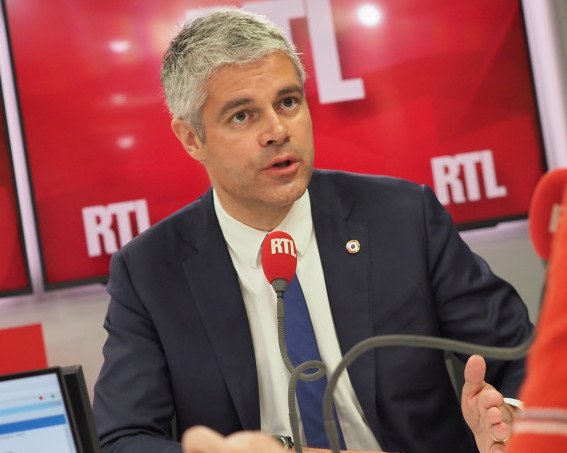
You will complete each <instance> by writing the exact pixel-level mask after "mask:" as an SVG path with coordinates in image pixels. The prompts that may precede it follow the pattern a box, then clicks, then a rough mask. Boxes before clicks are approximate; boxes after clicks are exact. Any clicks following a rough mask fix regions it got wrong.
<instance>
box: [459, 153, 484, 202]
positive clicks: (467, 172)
mask: <svg viewBox="0 0 567 453" xmlns="http://www.w3.org/2000/svg"><path fill="white" fill-rule="evenodd" d="M455 161H456V163H457V165H459V166H461V167H462V168H463V171H464V175H463V176H464V178H463V179H464V180H465V186H466V188H467V201H478V200H480V198H481V197H480V186H479V183H478V172H477V168H476V164H477V163H478V162H480V153H479V152H477V151H473V152H471V153H462V154H457V155H456V156H455Z"/></svg>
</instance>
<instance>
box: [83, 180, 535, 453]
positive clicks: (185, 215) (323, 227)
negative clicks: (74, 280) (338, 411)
mask: <svg viewBox="0 0 567 453" xmlns="http://www.w3.org/2000/svg"><path fill="white" fill-rule="evenodd" d="M309 195H310V197H311V206H312V216H313V223H314V227H315V234H316V238H317V244H318V247H319V251H320V255H321V261H322V264H323V271H324V275H325V283H326V286H327V292H328V294H329V302H330V305H331V311H332V315H333V320H334V323H335V326H336V330H337V335H338V339H339V343H340V346H341V349H342V352H343V354H344V353H346V352H347V351H348V350H349V349H350V348H351V347H353V346H354V345H355V344H357V343H358V342H359V341H361V340H363V339H366V338H368V337H371V336H374V335H383V334H418V335H434V336H443V337H449V338H455V339H458V340H463V341H469V342H476V343H482V344H490V345H500V346H505V345H508V346H511V345H517V344H518V343H520V342H522V341H523V340H525V339H526V338H527V336H528V335H529V333H530V331H531V329H532V326H531V324H530V323H529V320H528V314H527V310H526V308H525V306H524V304H523V303H522V301H521V300H520V298H519V297H518V295H517V293H516V292H515V291H514V290H513V288H512V287H511V286H509V285H508V284H507V283H505V282H504V281H502V280H501V279H499V278H498V277H496V276H495V275H494V274H493V273H492V272H491V271H490V269H489V267H488V265H487V264H486V263H485V262H484V261H483V260H482V259H480V258H479V257H478V256H476V255H474V254H473V253H472V252H471V251H470V250H469V248H468V247H467V246H466V244H464V242H463V241H462V240H461V239H460V237H459V235H458V233H457V232H456V231H455V229H454V227H453V225H452V222H451V220H450V217H449V215H448V214H447V212H446V211H445V210H444V209H443V208H442V207H441V206H440V204H439V202H438V201H437V199H436V198H435V196H434V194H433V193H432V192H431V190H430V189H429V188H427V187H426V186H418V185H415V184H412V183H409V182H406V181H401V180H397V179H393V178H385V177H375V176H361V175H352V174H347V173H341V172H324V171H315V172H314V174H313V178H312V181H311V183H310V185H309ZM350 239H357V240H358V241H359V242H360V244H361V249H360V252H359V253H357V254H354V255H351V254H349V253H347V251H346V249H345V244H346V243H347V241H348V240H350ZM108 291H109V293H110V295H111V301H110V305H109V308H108V314H107V317H106V320H105V328H106V329H107V330H108V333H109V336H108V340H107V342H106V344H105V347H104V356H105V362H104V365H103V368H102V370H101V374H100V377H99V380H98V382H97V384H96V387H95V398H94V413H95V418H96V423H97V426H98V430H99V434H100V436H101V440H102V444H103V449H104V451H105V452H119V451H120V452H136V453H144V452H148V453H149V452H179V451H180V447H179V444H178V443H174V442H171V441H170V440H168V437H169V436H170V434H169V430H170V422H171V418H172V416H173V415H174V414H175V417H176V423H177V428H178V430H179V432H182V431H183V430H184V429H186V428H187V427H189V426H192V425H196V424H203V425H207V426H209V427H212V428H214V429H216V430H218V431H220V432H222V433H225V434H228V433H231V432H234V431H237V430H242V429H259V427H260V413H259V403H258V383H257V377H256V363H255V359H254V350H253V345H252V339H251V334H250V328H249V325H248V320H247V316H246V311H245V308H244V303H243V300H242V296H241V293H240V288H239V284H238V280H237V275H236V272H235V269H234V267H233V265H232V262H231V259H230V257H229V254H228V250H227V247H226V244H225V241H224V238H223V236H222V233H221V230H220V227H219V224H218V221H217V217H216V215H215V212H214V206H213V202H212V193H211V191H209V192H207V193H206V194H205V195H204V196H203V197H202V198H200V199H199V200H197V201H196V202H194V203H192V204H190V205H188V206H187V207H185V208H183V209H182V210H180V211H178V212H177V213H175V214H173V215H172V216H170V217H169V218H167V219H165V220H164V221H162V222H160V223H158V224H156V225H155V226H153V227H152V228H150V229H149V230H147V231H145V232H144V233H143V234H141V235H140V236H138V237H137V238H135V239H134V240H133V241H131V242H130V243H129V244H127V245H126V246H125V247H124V248H123V249H122V250H121V251H119V252H118V253H116V254H115V255H114V256H113V259H112V263H111V272H110V281H109V286H108ZM523 373H524V363H523V361H518V362H494V361H492V362H491V361H489V363H488V372H487V380H488V381H489V382H491V383H492V384H494V385H495V386H496V387H497V388H499V389H500V390H501V391H502V392H503V393H504V394H505V395H506V396H514V395H515V394H516V393H517V390H518V387H519V385H520V383H521V381H522V379H523ZM349 375H350V378H351V381H352V385H353V387H354V389H355V392H356V395H357V397H358V400H359V401H360V404H361V406H362V409H363V411H364V414H365V415H366V419H367V421H368V424H369V426H370V428H371V429H372V431H373V432H374V433H375V435H376V437H377V439H378V441H379V442H380V444H381V446H382V447H383V448H384V449H385V450H390V451H402V452H410V453H420V452H423V453H439V452H440V451H447V452H449V451H450V452H452V453H469V452H475V451H476V447H475V446H474V441H473V439H472V436H471V435H470V432H469V430H468V428H467V426H466V424H465V423H464V421H463V418H462V415H461V410H460V406H459V403H458V399H457V397H456V394H455V392H454V391H453V388H452V386H451V383H450V379H449V377H448V373H447V370H446V367H445V362H444V356H443V353H441V352H439V351H434V350H429V349H419V348H408V347H399V348H397V347H389V348H382V349H378V350H375V351H373V352H369V353H366V354H364V355H362V356H361V357H360V358H359V359H358V360H357V361H356V362H355V363H354V364H353V365H352V366H351V367H350V368H349ZM281 391H282V392H285V391H287V389H281Z"/></svg>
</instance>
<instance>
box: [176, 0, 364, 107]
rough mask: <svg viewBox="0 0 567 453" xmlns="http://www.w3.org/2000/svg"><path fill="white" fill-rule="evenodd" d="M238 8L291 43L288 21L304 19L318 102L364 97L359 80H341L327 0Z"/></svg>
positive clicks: (283, 0) (199, 11)
mask: <svg viewBox="0 0 567 453" xmlns="http://www.w3.org/2000/svg"><path fill="white" fill-rule="evenodd" d="M242 8H243V9H245V10H247V11H250V12H254V13H258V14H262V15H264V16H267V17H268V18H269V19H270V20H271V21H272V22H274V23H275V24H277V25H278V27H279V28H280V29H281V30H282V32H283V33H285V34H286V36H287V37H288V38H289V39H293V38H292V36H291V26H290V22H291V20H293V19H302V18H306V19H307V28H308V33H309V40H310V43H311V49H312V55H313V64H314V70H315V77H316V79H317V91H318V94H319V102H321V104H332V103H334V102H344V101H355V100H358V99H364V97H365V96H366V93H365V89H364V81H363V80H362V79H361V78H354V79H348V80H344V79H343V78H342V69H341V63H340V58H339V51H338V47H337V38H336V33H335V24H334V21H333V10H332V6H331V2H330V0H272V1H269V2H268V1H254V2H244V3H242ZM212 9H214V7H207V8H196V9H191V10H189V11H188V12H187V14H186V18H187V19H192V18H194V17H196V16H198V15H200V14H202V13H204V12H206V11H209V10H212Z"/></svg>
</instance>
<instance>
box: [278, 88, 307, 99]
mask: <svg viewBox="0 0 567 453" xmlns="http://www.w3.org/2000/svg"><path fill="white" fill-rule="evenodd" d="M286 94H298V95H300V96H301V97H303V96H304V92H303V88H302V87H301V86H299V85H289V86H286V87H284V88H282V89H281V90H279V91H278V96H285V95H286Z"/></svg>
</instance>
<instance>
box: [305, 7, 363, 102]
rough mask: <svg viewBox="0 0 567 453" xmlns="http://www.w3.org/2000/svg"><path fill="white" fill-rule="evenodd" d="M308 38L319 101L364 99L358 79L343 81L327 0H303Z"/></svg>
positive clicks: (360, 82) (331, 15)
mask: <svg viewBox="0 0 567 453" xmlns="http://www.w3.org/2000/svg"><path fill="white" fill-rule="evenodd" d="M305 6H306V8H307V25H308V28H309V30H308V31H309V40H310V41H311V48H312V50H313V63H314V68H315V76H316V78H317V90H318V92H319V102H321V104H332V103H334V102H343V101H354V100H357V99H364V97H365V92H364V82H363V81H362V79H360V78H356V79H350V80H343V78H342V71H341V63H340V61H339V51H338V48H337V39H336V33H335V24H334V22H333V10H332V8H331V2H330V0H305Z"/></svg>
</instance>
